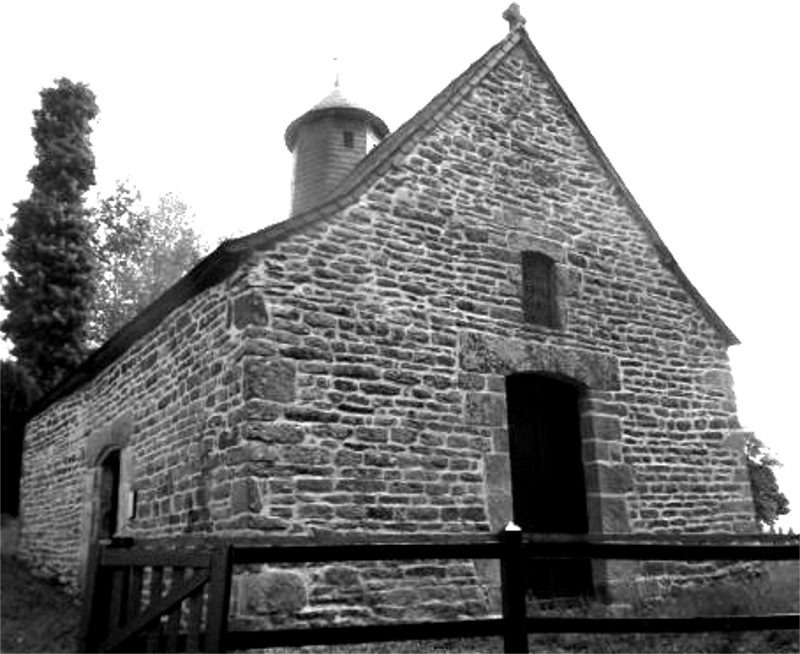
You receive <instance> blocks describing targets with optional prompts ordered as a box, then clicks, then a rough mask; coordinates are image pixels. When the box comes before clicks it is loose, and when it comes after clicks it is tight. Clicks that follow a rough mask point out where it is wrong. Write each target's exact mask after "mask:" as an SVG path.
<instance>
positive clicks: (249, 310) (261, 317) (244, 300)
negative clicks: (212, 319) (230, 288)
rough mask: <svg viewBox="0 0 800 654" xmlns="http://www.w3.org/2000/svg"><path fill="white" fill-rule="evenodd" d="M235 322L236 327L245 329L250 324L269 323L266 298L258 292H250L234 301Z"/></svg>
mask: <svg viewBox="0 0 800 654" xmlns="http://www.w3.org/2000/svg"><path fill="white" fill-rule="evenodd" d="M232 313H233V324H234V326H235V327H236V329H244V328H245V327H248V326H249V325H259V326H263V325H267V324H269V314H268V313H267V307H266V306H265V305H264V299H263V298H262V297H261V296H260V295H259V294H258V293H248V294H247V295H243V296H242V297H238V298H236V299H235V300H234V301H233V308H232Z"/></svg>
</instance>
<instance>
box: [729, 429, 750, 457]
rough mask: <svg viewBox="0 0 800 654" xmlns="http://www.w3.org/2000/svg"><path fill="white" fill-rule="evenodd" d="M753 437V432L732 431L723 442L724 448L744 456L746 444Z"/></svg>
mask: <svg viewBox="0 0 800 654" xmlns="http://www.w3.org/2000/svg"><path fill="white" fill-rule="evenodd" d="M752 436H753V433H752V432H747V431H743V430H736V431H732V432H730V433H729V434H728V435H727V436H725V438H724V439H723V440H722V447H724V448H726V449H727V450H729V451H731V452H733V453H734V454H744V451H745V443H747V439H748V438H750V437H752Z"/></svg>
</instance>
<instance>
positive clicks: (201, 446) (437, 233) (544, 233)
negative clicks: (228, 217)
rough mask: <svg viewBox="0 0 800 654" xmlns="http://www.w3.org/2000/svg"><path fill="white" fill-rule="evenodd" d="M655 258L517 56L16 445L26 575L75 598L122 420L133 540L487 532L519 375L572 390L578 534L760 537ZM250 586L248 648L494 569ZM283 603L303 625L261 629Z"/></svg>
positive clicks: (606, 578)
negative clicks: (67, 588) (578, 452)
mask: <svg viewBox="0 0 800 654" xmlns="http://www.w3.org/2000/svg"><path fill="white" fill-rule="evenodd" d="M523 251H536V252H542V253H544V254H547V255H548V256H549V257H550V258H552V259H553V260H554V261H555V266H556V280H557V295H558V311H559V321H558V327H557V328H552V327H544V326H538V325H533V324H528V323H526V322H524V320H523V315H522V309H521V302H520V287H521V270H520V258H521V256H520V254H521V252H523ZM660 257H661V254H659V252H658V251H657V249H656V248H655V247H654V246H653V243H652V241H651V239H650V236H649V235H648V233H647V230H646V229H645V228H644V227H643V226H642V225H641V224H640V223H639V222H638V220H637V218H636V215H635V213H634V211H633V210H632V209H631V207H630V206H628V204H627V200H626V199H625V197H624V195H623V194H622V193H620V191H619V189H618V187H617V186H616V184H615V182H614V181H613V179H612V178H610V177H609V175H608V172H607V170H606V169H605V168H604V167H603V165H602V164H601V162H600V160H599V159H598V158H597V156H596V153H595V152H594V151H593V149H592V147H591V146H590V144H589V143H587V141H586V139H585V138H584V136H583V135H582V133H581V132H580V130H579V129H578V128H577V127H576V124H575V122H574V120H573V119H572V117H571V116H570V115H569V113H568V112H567V111H566V110H565V108H564V106H563V104H562V103H561V101H560V99H559V98H558V97H557V94H556V93H555V92H554V90H553V89H552V88H550V86H549V82H548V80H547V77H546V76H545V75H544V74H543V73H542V71H540V70H538V69H537V68H536V66H535V65H534V64H533V63H531V62H530V61H528V60H527V58H526V55H525V54H524V53H522V52H521V51H516V52H515V53H513V54H512V55H509V56H508V57H506V58H505V59H504V60H503V61H502V62H501V63H500V64H499V65H497V66H496V67H494V68H493V69H492V70H489V71H488V72H486V74H485V77H484V78H483V79H482V80H481V81H480V83H479V84H478V85H477V87H476V88H475V89H474V90H473V91H472V92H471V93H470V94H469V95H468V96H467V97H466V98H465V99H464V100H463V101H461V102H460V103H459V104H457V105H456V106H455V107H453V108H452V109H451V110H450V111H449V113H448V114H446V115H443V116H440V117H438V118H437V120H436V121H435V122H433V123H431V126H430V128H429V129H428V131H427V133H426V134H424V136H423V137H422V138H420V139H417V140H415V141H414V142H413V143H410V144H409V145H408V146H407V147H406V152H405V153H404V154H402V155H398V156H397V157H396V158H395V160H394V161H393V164H392V166H391V168H390V169H389V170H388V171H387V173H386V174H385V175H383V176H382V177H381V178H380V179H379V180H378V181H377V182H375V183H374V184H373V186H372V187H371V188H370V189H369V190H368V191H366V192H365V193H364V194H363V195H362V197H361V199H360V200H359V201H358V202H357V203H355V204H354V205H352V206H349V207H346V208H344V209H342V210H341V211H339V213H338V214H337V215H336V216H334V217H332V218H329V219H325V220H323V221H321V222H318V223H315V224H312V225H311V226H309V227H307V228H305V229H304V230H302V231H300V232H297V233H295V234H293V235H291V236H286V237H283V238H282V239H280V240H279V241H278V242H275V243H272V244H271V245H269V246H268V247H267V248H266V249H265V250H263V251H260V252H256V253H254V255H253V257H252V258H251V260H250V261H249V262H248V263H247V265H245V266H243V267H242V268H241V269H240V270H239V271H238V272H237V273H236V274H235V275H234V276H233V277H231V278H230V279H229V280H228V281H227V282H226V283H224V284H221V285H219V286H217V287H214V288H212V289H210V290H208V291H206V292H204V293H203V294H201V295H198V296H197V297H195V298H194V299H192V300H191V301H189V302H188V303H187V304H186V305H185V306H184V307H182V308H180V309H178V310H176V311H175V312H173V314H171V315H170V316H169V318H168V319H167V320H166V321H164V322H163V323H162V324H161V325H160V326H159V327H157V328H156V329H155V330H154V331H152V332H150V333H149V334H147V335H145V336H143V337H142V339H141V340H140V341H139V342H138V343H137V345H136V346H135V347H134V348H132V349H131V350H130V351H128V352H127V353H126V354H125V355H124V356H123V357H121V358H120V359H119V360H117V361H115V362H114V363H113V364H112V365H111V366H110V367H109V368H108V369H107V370H105V371H104V373H103V374H102V375H101V376H100V377H98V378H97V379H96V380H95V381H93V382H92V383H91V384H89V385H88V386H86V387H85V388H84V389H82V390H81V391H80V392H77V393H75V394H73V395H72V396H71V397H69V398H67V399H65V400H62V401H60V402H59V403H57V404H56V405H55V406H53V407H51V408H50V409H48V410H47V411H46V412H45V413H43V414H42V415H40V416H38V417H37V418H36V420H34V421H33V423H32V424H31V425H30V427H29V434H28V445H27V449H26V454H25V471H26V476H25V481H24V484H23V496H24V498H23V515H24V519H25V528H24V532H23V551H24V553H25V556H26V557H28V558H29V559H31V560H33V561H35V562H36V563H37V564H40V565H42V566H47V567H48V568H49V569H51V570H56V571H58V572H60V573H61V574H64V575H66V576H67V577H69V578H70V579H71V580H74V579H75V572H74V570H75V565H76V562H77V561H78V560H79V550H80V529H79V527H78V524H79V522H80V519H79V518H80V516H79V514H80V513H81V511H83V514H84V515H85V514H86V512H87V510H88V509H86V507H85V506H84V508H83V509H79V508H78V507H80V505H81V502H83V504H84V505H86V503H87V497H88V494H87V493H86V492H83V494H82V484H87V483H90V482H86V481H85V473H86V471H87V470H88V464H87V462H86V460H85V459H86V456H85V451H84V448H85V443H86V442H87V438H89V437H90V435H91V434H93V433H95V432H98V431H102V430H104V429H109V430H110V431H109V433H112V432H113V429H111V426H112V425H113V424H114V421H115V420H117V419H119V416H121V415H123V414H124V415H126V416H128V417H127V418H126V419H129V420H131V422H132V425H133V427H132V430H131V434H130V437H129V440H128V441H127V443H128V444H127V446H126V447H128V448H131V449H132V451H133V459H134V468H135V472H134V474H133V477H134V480H133V486H132V487H134V488H135V489H136V490H137V492H138V509H137V516H136V518H134V519H133V520H131V521H129V522H128V524H127V525H126V529H128V530H129V532H130V533H133V534H135V535H141V536H150V535H155V534H179V533H196V532H206V531H213V532H214V533H217V534H249V535H253V534H269V535H271V536H280V535H284V534H286V535H289V534H292V535H294V534H307V535H324V534H327V533H330V532H335V533H347V532H352V531H358V532H362V533H364V532H366V533H408V534H411V533H425V534H441V533H447V534H452V533H486V532H490V531H496V530H498V529H500V528H501V527H502V526H503V525H504V524H505V522H506V521H507V520H509V519H510V518H511V517H512V515H511V484H510V477H509V455H508V450H509V443H508V429H507V418H506V403H505V379H506V376H507V375H509V374H511V373H515V372H534V373H544V374H549V375H555V376H558V377H559V378H561V379H568V380H570V381H571V382H572V383H574V384H575V385H576V386H578V387H579V388H580V389H581V406H580V415H581V437H582V439H583V457H584V461H583V464H584V470H585V477H586V483H587V506H588V509H589V522H590V529H591V530H592V531H596V532H606V533H609V532H627V531H631V532H648V533H649V532H676V533H693V532H737V531H742V530H748V529H752V528H753V527H754V524H753V512H752V502H751V498H750V488H749V482H748V479H747V474H746V468H745V465H744V458H743V452H742V447H741V442H740V441H741V434H740V432H739V424H738V421H737V418H736V407H735V400H734V395H733V391H732V384H731V377H730V371H729V365H728V359H727V355H726V342H725V339H724V337H723V336H722V335H720V334H719V333H718V331H717V330H716V328H715V327H714V326H713V325H712V324H711V322H710V321H709V320H708V318H707V316H706V315H704V314H703V312H702V311H701V310H700V309H699V308H698V306H697V305H696V303H695V302H694V300H693V299H692V298H691V297H690V296H689V294H688V293H687V289H686V288H685V287H684V286H683V285H682V284H681V283H680V282H679V281H678V280H677V279H676V277H675V275H674V273H673V272H671V271H670V269H669V268H668V267H667V266H666V265H665V264H664V262H662V261H661V260H660ZM109 438H110V437H109ZM53 462H57V463H56V464H55V466H54V464H53ZM81 498H83V499H81ZM84 531H85V529H84ZM240 572H241V574H240V575H239V577H238V579H237V582H236V588H235V590H234V593H235V599H236V607H237V611H238V612H239V613H240V614H241V615H242V616H243V617H245V618H246V617H247V616H250V617H251V618H253V619H257V620H267V621H269V620H275V619H279V620H281V621H285V620H287V619H294V618H295V617H297V616H300V617H303V616H305V617H306V618H308V619H315V617H320V616H323V617H324V616H325V615H326V612H327V614H330V613H336V614H338V615H352V616H355V617H361V618H381V617H383V618H386V617H399V616H408V615H409V612H410V611H411V610H412V608H414V609H415V610H417V609H419V610H423V609H424V610H425V611H426V612H427V613H428V614H434V615H436V614H441V615H446V616H448V617H454V616H468V615H475V614H476V613H479V612H481V611H483V610H485V609H486V607H487V605H488V604H487V597H488V598H489V600H493V599H496V598H493V597H492V596H493V594H494V593H495V592H496V583H497V570H496V568H495V567H494V566H493V565H483V564H480V565H478V564H473V563H469V562H468V563H467V564H464V563H458V562H447V561H444V562H430V563H426V564H419V565H418V566H416V567H414V566H411V567H408V566H406V567H396V566H391V565H384V566H361V567H356V568H352V569H351V568H350V567H347V566H345V567H342V566H338V567H337V566H329V567H326V566H323V567H317V568H309V569H305V568H304V569H302V570H295V571H293V572H292V571H289V572H287V574H288V575H289V576H288V577H287V576H280V575H279V576H277V577H276V576H275V571H274V570H273V569H266V570H265V569H262V568H260V567H258V568H248V569H247V570H242V571H240ZM625 574H630V571H629V570H628V569H626V568H620V567H614V566H610V565H609V566H608V567H602V568H598V569H597V571H596V578H597V583H598V585H599V586H604V585H608V584H613V583H614V582H615V581H617V580H618V578H619V577H620V575H625ZM476 579H478V580H480V582H481V583H479V584H476ZM275 584H279V585H280V584H282V586H281V587H282V588H284V589H285V590H286V593H287V594H288V596H289V600H287V602H288V604H287V605H291V606H292V607H294V608H292V609H291V610H286V611H283V609H281V608H280V607H278V608H275V607H273V606H272V605H270V604H269V603H270V601H271V600H269V599H268V598H267V596H268V595H269V593H268V592H267V590H265V588H267V589H269V588H272V586H274V585H275ZM420 587H423V588H427V589H428V591H426V593H427V594H426V595H425V598H426V599H424V600H420V599H419V598H420V597H421V596H420V595H415V594H414V593H419V588H420ZM337 589H338V590H337ZM336 593H339V595H337V594H336ZM354 598H355V599H354ZM415 598H416V599H415ZM490 603H491V602H490ZM495 605H496V604H495ZM331 607H333V608H331ZM345 607H347V608H346V609H345ZM420 607H422V608H420ZM281 611H283V614H281ZM337 612H338V613H337ZM348 612H349V613H348ZM279 614H280V615H281V617H279V618H275V615H279ZM284 614H285V615H284Z"/></svg>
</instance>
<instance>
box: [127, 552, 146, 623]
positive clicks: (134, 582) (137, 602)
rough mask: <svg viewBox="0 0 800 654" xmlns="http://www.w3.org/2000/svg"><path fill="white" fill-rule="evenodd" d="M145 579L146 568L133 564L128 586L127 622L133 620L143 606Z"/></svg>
mask: <svg viewBox="0 0 800 654" xmlns="http://www.w3.org/2000/svg"><path fill="white" fill-rule="evenodd" d="M143 581H144V568H143V567H141V566H138V565H137V566H132V567H131V572H130V585H129V587H128V605H127V607H126V612H125V613H126V617H125V624H128V623H129V622H130V621H131V620H133V619H134V618H135V617H136V616H137V615H138V614H139V611H140V610H141V608H142V582H143Z"/></svg>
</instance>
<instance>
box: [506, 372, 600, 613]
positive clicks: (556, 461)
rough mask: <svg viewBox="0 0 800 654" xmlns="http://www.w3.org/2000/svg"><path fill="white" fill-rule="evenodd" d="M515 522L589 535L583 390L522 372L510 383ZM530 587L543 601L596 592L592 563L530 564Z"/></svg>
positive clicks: (537, 530) (542, 529) (532, 527)
mask: <svg viewBox="0 0 800 654" xmlns="http://www.w3.org/2000/svg"><path fill="white" fill-rule="evenodd" d="M506 392H507V402H508V427H509V449H510V456H511V488H512V496H513V507H514V521H515V522H516V523H517V524H518V525H519V526H520V527H522V529H523V531H527V532H534V533H545V534H548V533H550V534H585V533H587V531H588V526H589V522H588V514H587V509H586V483H585V480H584V473H583V457H582V447H581V435H580V419H579V414H578V398H579V390H578V389H577V388H576V387H575V386H572V385H571V384H568V383H566V382H562V381H559V380H557V379H552V378H549V377H544V376H541V375H536V374H530V373H522V374H514V375H511V376H509V377H508V378H507V379H506ZM528 566H529V567H528V588H529V589H530V591H531V592H532V593H533V594H534V595H535V596H536V597H537V598H540V599H557V598H573V597H587V596H589V595H591V594H592V572H591V561H588V560H566V559H553V560H540V561H535V560H531V561H529V562H528Z"/></svg>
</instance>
